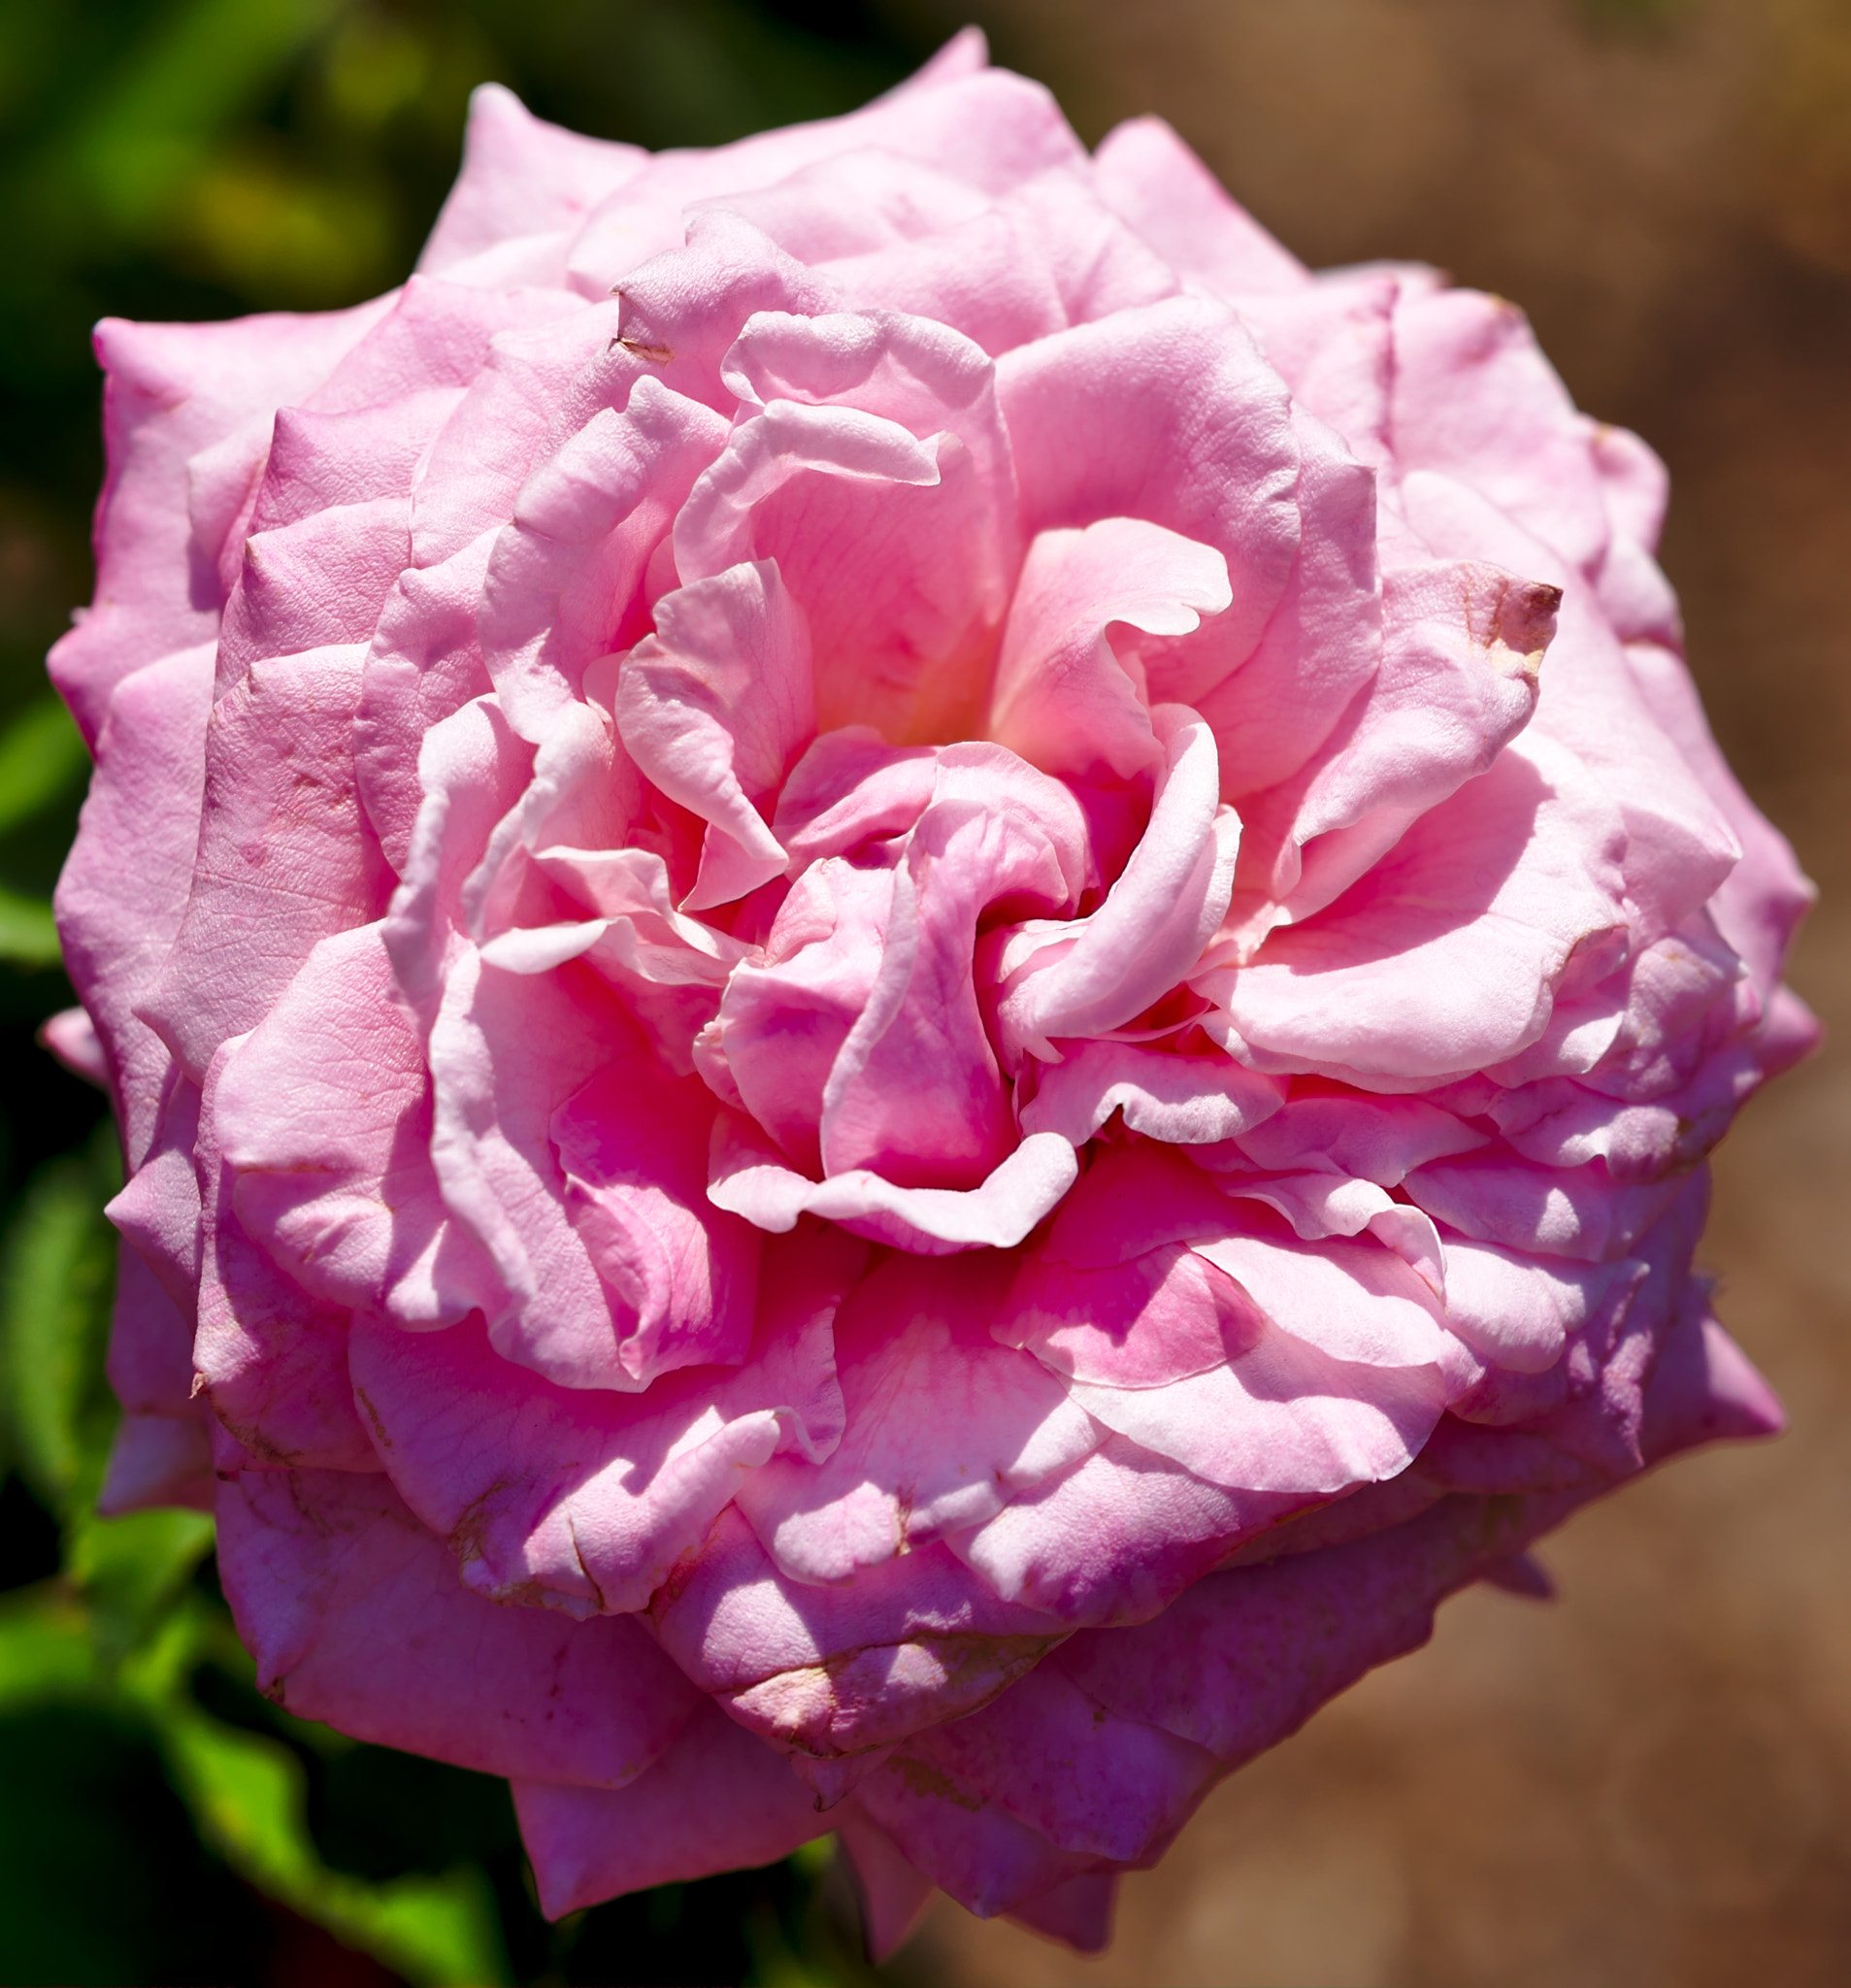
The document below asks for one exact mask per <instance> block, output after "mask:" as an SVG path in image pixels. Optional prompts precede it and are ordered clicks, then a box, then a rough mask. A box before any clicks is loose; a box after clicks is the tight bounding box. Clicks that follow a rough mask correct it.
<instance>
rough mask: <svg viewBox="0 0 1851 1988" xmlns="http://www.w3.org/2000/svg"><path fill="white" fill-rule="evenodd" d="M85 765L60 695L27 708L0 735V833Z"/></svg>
mask: <svg viewBox="0 0 1851 1988" xmlns="http://www.w3.org/2000/svg"><path fill="white" fill-rule="evenodd" d="M89 763H90V755H89V753H88V752H87V751H85V750H84V746H83V734H82V733H80V732H79V730H78V728H77V726H76V724H75V723H74V722H73V720H72V717H71V713H70V712H68V711H66V710H65V708H64V703H63V700H62V699H60V698H56V697H45V698H41V699H40V700H39V701H38V703H36V704H34V705H30V706H28V707H27V708H26V710H24V711H22V712H20V713H19V715H18V716H17V718H15V719H14V721H13V722H12V724H10V725H9V726H8V727H7V729H6V731H5V732H4V733H0V835H5V834H7V833H8V832H9V831H10V830H12V829H15V828H17V826H18V825H19V823H20V822H22V821H30V820H31V819H32V817H33V815H35V814H36V813H38V812H39V811H40V810H41V809H42V808H47V807H49V806H50V804H51V803H52V802H53V801H55V800H56V799H57V798H58V797H59V795H60V794H62V793H63V792H64V791H65V789H66V788H67V787H69V786H70V785H71V783H72V782H73V781H74V780H75V779H77V778H78V776H79V775H80V774H81V773H83V771H84V770H85V769H86V768H87V767H88V766H89ZM55 943H56V942H55V941H53V944H55Z"/></svg>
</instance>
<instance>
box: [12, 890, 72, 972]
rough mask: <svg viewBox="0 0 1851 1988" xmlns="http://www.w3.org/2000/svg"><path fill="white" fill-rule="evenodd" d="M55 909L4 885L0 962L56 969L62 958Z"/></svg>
mask: <svg viewBox="0 0 1851 1988" xmlns="http://www.w3.org/2000/svg"><path fill="white" fill-rule="evenodd" d="M62 956H63V954H62V949H61V948H60V946H59V944H58V928H57V926H56V925H55V924H54V923H53V922H52V918H51V907H50V905H49V904H47V903H46V901H45V899H44V898H42V897H27V896H25V895H24V893H23V892H21V891H17V890H9V889H8V888H7V887H6V885H5V884H3V883H0V959H9V960H12V961H13V962H14V963H15V964H16V965H17V966H22V967H52V966H56V965H57V963H58V961H59V959H60V958H62Z"/></svg>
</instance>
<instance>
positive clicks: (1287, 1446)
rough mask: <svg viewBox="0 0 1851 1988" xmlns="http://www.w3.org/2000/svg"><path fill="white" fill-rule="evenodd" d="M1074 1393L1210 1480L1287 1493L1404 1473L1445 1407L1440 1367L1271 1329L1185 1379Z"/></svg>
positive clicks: (1124, 1430) (1094, 1411)
mask: <svg viewBox="0 0 1851 1988" xmlns="http://www.w3.org/2000/svg"><path fill="white" fill-rule="evenodd" d="M1383 1253H1384V1254H1386V1252H1383ZM1072 1392H1073V1397H1074V1401H1076V1402H1077V1403H1078V1404H1079V1406H1080V1407H1081V1408H1084V1409H1085V1410H1086V1412H1087V1413H1088V1414H1089V1415H1092V1416H1094V1417H1095V1418H1096V1419H1097V1420H1099V1421H1101V1422H1104V1423H1105V1424H1106V1426H1107V1428H1108V1429H1112V1430H1115V1431H1116V1432H1117V1433H1118V1434H1119V1435H1121V1436H1128V1437H1130V1439H1131V1440H1132V1441H1134V1442H1136V1443H1138V1444H1139V1445H1140V1447H1142V1448H1144V1449H1148V1450H1153V1451H1154V1452H1155V1453H1156V1454H1157V1455H1159V1456H1167V1457H1170V1458H1172V1459H1173V1460H1174V1461H1175V1462H1176V1463H1179V1464H1181V1465H1182V1467H1183V1468H1184V1470H1186V1471H1188V1472H1190V1473H1191V1474H1194V1475H1196V1476H1198V1477H1203V1478H1206V1480H1207V1481H1208V1482H1209V1483H1211V1484H1225V1485H1227V1486H1228V1487H1229V1488H1230V1489H1233V1490H1247V1491H1276V1492H1285V1493H1290V1494H1294V1495H1303V1494H1311V1493H1316V1494H1320V1495H1329V1494H1331V1493H1333V1492H1337V1491H1343V1490H1347V1489H1348V1488H1349V1487H1350V1486H1351V1485H1352V1484H1368V1483H1374V1482H1376V1481H1378V1480H1379V1479H1381V1478H1384V1477H1392V1476H1394V1475H1395V1474H1397V1473H1398V1472H1400V1471H1404V1470H1405V1469H1406V1468H1407V1466H1408V1465H1409V1464H1410V1463H1411V1462H1412V1461H1413V1459H1414V1455H1415V1452H1416V1451H1417V1450H1418V1449H1419V1448H1420V1446H1421V1444H1422V1443H1423V1442H1424V1441H1426V1440H1427V1437H1428V1436H1429V1434H1430V1433H1431V1432H1432V1430H1433V1427H1434V1425H1435V1423H1436V1422H1437V1421H1438V1418H1439V1414H1440V1411H1441V1409H1442V1408H1444V1406H1445V1389H1444V1387H1443V1384H1442V1383H1441V1381H1440V1377H1439V1375H1438V1370H1437V1369H1435V1368H1432V1367H1424V1366H1423V1367H1403V1366H1396V1367H1375V1366H1365V1365H1359V1364H1352V1363H1346V1362H1343V1361H1340V1360H1335V1359H1332V1358H1331V1357H1330V1355H1329V1354H1326V1353H1323V1352H1320V1351H1319V1350H1318V1349H1317V1348H1316V1347H1315V1346H1314V1345H1312V1344H1311V1343H1309V1342H1308V1341H1306V1340H1302V1339H1297V1338H1293V1337H1291V1336H1289V1335H1288V1334H1286V1333H1285V1332H1282V1331H1280V1330H1278V1329H1277V1328H1276V1327H1273V1326H1269V1327H1268V1328H1267V1330H1266V1331H1265V1332H1264V1333H1263V1334H1262V1335H1261V1337H1260V1339H1259V1340H1258V1342H1256V1343H1255V1344H1254V1345H1253V1346H1251V1347H1250V1348H1249V1349H1247V1350H1246V1351H1245V1352H1243V1353H1242V1354H1241V1355H1240V1357H1239V1358H1238V1359H1235V1360H1231V1361H1230V1362H1229V1363H1228V1364H1227V1365H1226V1366H1223V1367H1215V1368H1210V1369H1209V1370H1208V1371H1207V1372H1206V1373H1204V1374H1197V1375H1191V1376H1189V1377H1188V1378H1187V1379H1182V1380H1173V1381H1171V1382H1169V1383H1168V1384H1166V1385H1164V1386H1161V1387H1146V1388H1120V1387H1107V1386H1104V1385H1102V1384H1100V1383H1098V1382H1096V1381H1074V1383H1073V1387H1072Z"/></svg>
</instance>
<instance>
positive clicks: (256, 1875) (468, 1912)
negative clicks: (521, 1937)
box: [160, 1702, 509, 1988]
mask: <svg viewBox="0 0 1851 1988" xmlns="http://www.w3.org/2000/svg"><path fill="white" fill-rule="evenodd" d="M160 1737H161V1744H162V1750H163V1751H164V1753H165V1755H166V1758H167V1763H168V1772H169V1773H170V1774H171V1776H172V1777H173V1781H174V1785H175V1786H176V1788H178V1789H179V1790H180V1793H181V1796H182V1800H183V1801H184V1802H185V1804H186V1806H187V1807H188V1808H189V1809H190V1810H191V1811H192V1815H193V1819H194V1822H195V1823H196V1825H197V1826H198V1829H199V1833H200V1836H201V1837H202V1839H204V1840H205V1841H207V1842H208V1843H210V1844H211V1845H212V1846H213V1847H214V1848H215V1850H216V1851H217V1852H218V1854H219V1855H220V1856H221V1857H223V1858H224V1860H225V1861H226V1863H227V1864H229V1865H230V1866H231V1868H232V1869H233V1870H234V1871H236V1872H238V1873H239V1875H240V1876H241V1877H244V1878H245V1879H246V1880H247V1881H248V1882H249V1883H251V1884H254V1885H255V1886H256V1887H257V1888H258V1889H259V1890H260V1891H262V1892H263V1893H265V1895H266V1896H268V1897H270V1898H273V1899H277V1900H279V1901H280V1902H281V1903H282V1904H283V1905H287V1906H289V1907H290V1909H291V1910H292V1911H296V1912H299V1913H301V1914H302V1916H303V1917H304V1918H305V1919H313V1920H314V1921H315V1922H316V1924H318V1925H321V1926H324V1927H326V1928H327V1930H328V1931H329V1932H330V1933H332V1934H333V1935H334V1936H335V1937H336V1938H338V1939H341V1940H344V1941H345V1942H347V1944H348V1945H350V1946H357V1947H362V1948H364V1949H365V1950H366V1951H367V1952H369V1953H371V1954H373V1955H375V1956H376V1957H377V1958H378V1959H380V1960H381V1961H383V1962H384V1963H385V1965H386V1966H387V1967H389V1968H392V1969H394V1970H396V1971H398V1972H399V1973H401V1974H403V1975H404V1976H405V1977H406V1978H407V1979H408V1980H410V1981H413V1982H415V1983H418V1984H420V1988H484V1984H492V1983H497V1982H504V1981H506V1980H507V1979H508V1978H509V1970H508V1962H507V1957H506V1955H505V1954H504V1953H503V1951H502V1944H501V1936H500V1931H499V1928H498V1926H497V1923H496V1917H495V1907H494V1901H493V1898H492V1895H491V1894H490V1892H489V1889H488V1885H487V1882H486V1880H485V1879H484V1878H483V1876H482V1874H481V1872H479V1871H477V1870H474V1869H471V1868H468V1867H464V1868H462V1869H459V1870H456V1871H453V1872H448V1873H446V1875H444V1876H442V1877H401V1878H395V1879H393V1880H391V1881H390V1882H388V1883H384V1884H368V1883H366V1882H365V1881H364V1880H362V1879H360V1878H356V1877H348V1876H347V1875H345V1874H344V1873H342V1872H335V1871H329V1870H328V1869H327V1868H326V1866H325V1865H323V1864H322V1863H321V1861H320V1859H319V1858H318V1857H317V1856H316V1854H315V1851H314V1843H313V1841H312V1839H311V1838H310V1835H309V1828H308V1822H307V1806H306V1791H305V1788H304V1784H303V1773H302V1765H301V1763H300V1761H298V1760H297V1758H296V1757H295V1755H294V1754H293V1753H291V1752H290V1750H289V1749H288V1748H287V1747H286V1746H284V1745H283V1744H281V1741H279V1740H275V1739H266V1738H264V1737H263V1736H262V1735H261V1734H257V1733H248V1732H244V1731H241V1730H240V1729H238V1728H236V1727H233V1726H226V1725H221V1724H220V1723H219V1722H218V1721H217V1720H216V1719H214V1718H211V1717H209V1716H208V1715H207V1714H206V1713H204V1712H202V1711H200V1710H198V1709H197V1708H196V1707H194V1706H189V1705H185V1704H182V1703H178V1702H173V1703H169V1704H168V1705H167V1706H164V1707H163V1708H162V1711H161V1716H160Z"/></svg>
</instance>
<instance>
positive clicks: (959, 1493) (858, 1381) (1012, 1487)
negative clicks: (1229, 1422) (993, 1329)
mask: <svg viewBox="0 0 1851 1988" xmlns="http://www.w3.org/2000/svg"><path fill="white" fill-rule="evenodd" d="M1009 1271H1010V1266H1009V1264H1008V1260H1007V1259H1003V1260H1000V1261H999V1260H998V1258H997V1257H996V1256H995V1255H994V1254H992V1253H990V1252H985V1253H984V1254H983V1255H981V1256H957V1257H944V1258H937V1259H926V1260H923V1261H920V1260H915V1259H911V1258H907V1257H894V1258H891V1259H889V1261H888V1262H887V1263H886V1264H884V1265H883V1266H881V1267H880V1269H879V1270H877V1271H876V1273H875V1274H874V1275H873V1276H870V1277H868V1278H866V1279H865V1280H864V1281H863V1282H862V1283H861V1285H860V1286H859V1287H858V1288H857V1289H856V1291H855V1293H854V1296H853V1297H852V1299H851V1300H850V1301H849V1302H848V1303H847V1304H846V1305H845V1306H844V1307H843V1310H842V1311H841V1312H840V1313H839V1314H838V1317H837V1321H836V1357H837V1363H838V1367H839V1370H840V1372H841V1375H842V1385H843V1402H844V1404H845V1407H846V1413H847V1423H846V1428H845V1431H844V1434H843V1441H842V1443H841V1445H840V1447H838V1448H837V1449H836V1451H835V1452H834V1454H833V1455H832V1456H830V1457H829V1458H828V1459H827V1461H825V1462H823V1463H820V1464H815V1463H807V1462H803V1461H800V1460H798V1459H795V1458H787V1459H784V1460H781V1461H777V1462H773V1463H770V1464H767V1465H766V1466H765V1468H764V1469H763V1470H760V1471H758V1472H756V1473H754V1474H753V1475H752V1476H751V1478H750V1479H749V1480H748V1481H747V1482H746V1484H745V1485H744V1488H743V1489H742V1491H741V1493H740V1498H739V1506H740V1509H741V1510H742V1511H743V1512H744V1514H745V1516H746V1518H747V1520H748V1521H749V1522H750V1523H751V1526H752V1529H753V1531H754V1532H756V1533H757V1535H758V1537H759V1539H760V1540H761V1541H764V1543H765V1546H766V1548H767V1549H768V1550H769V1551H770V1553H771V1554H772V1556H773V1558H774V1559H775V1560H776V1561H777V1564H778V1566H779V1567H780V1568H781V1569H782V1571H783V1572H784V1573H785V1574H789V1575H790V1576H791V1577H792V1578H793V1579H795V1580H807V1581H845V1580H848V1579H851V1578H852V1577H853V1576H854V1574H855V1573H856V1571H857V1570H858V1569H860V1568H862V1567H868V1566H874V1565H876V1564H877V1563H879V1562H881V1561H884V1560H888V1559H890V1558H892V1557H893V1556H894V1555H895V1554H897V1553H906V1552H909V1551H912V1550H915V1549H916V1548H917V1547H918V1546H919V1545H921V1544H923V1543H924V1542H925V1541H928V1540H932V1539H935V1538H937V1537H938V1536H939V1535H941V1534H942V1533H945V1532H951V1531H957V1530H960V1529H962V1528H965V1527H969V1526H972V1525H977V1524H980V1523H982V1521H983V1520H985V1519H988V1518H990V1517H992V1516H994V1515H995V1513H996V1512H997V1511H999V1510H1000V1509H1001V1508H1003V1506H1004V1505H1005V1504H1007V1503H1008V1500H1009V1499H1010V1498H1011V1497H1012V1496H1014V1495H1015V1494H1016V1493H1017V1492H1018V1491H1022V1490H1026V1489H1028V1488H1030V1487H1032V1486H1033V1485H1035V1484H1037V1483H1039V1482H1040V1481H1041V1479H1043V1478H1044V1477H1047V1476H1050V1475H1052V1474H1054V1473H1056V1472H1058V1471H1061V1470H1064V1469H1066V1468H1067V1467H1068V1466H1069V1465H1071V1464H1073V1463H1074V1462H1076V1461H1077V1460H1078V1459H1079V1458H1080V1457H1081V1456H1084V1455H1085V1454H1087V1453H1088V1452H1089V1451H1090V1450H1091V1449H1093V1448H1094V1447H1096V1446H1097V1444H1098V1442H1099V1441H1100V1435H1099V1432H1098V1431H1096V1430H1095V1428H1094V1426H1093V1424H1092V1423H1091V1422H1090V1420H1089V1419H1088V1418H1087V1417H1086V1416H1085V1415H1084V1414H1083V1413H1081V1412H1080V1411H1079V1410H1078V1409H1076V1408H1074V1407H1072V1405H1071V1404H1070V1403H1069V1401H1068V1398H1067V1391H1066V1389H1065V1388H1064V1387H1063V1386H1062V1385H1061V1383H1060V1381H1059V1380H1057V1379H1056V1378H1055V1377H1054V1375H1051V1374H1049V1373H1048V1372H1047V1371H1046V1369H1044V1368H1043V1367H1041V1365H1040V1364H1039V1363H1038V1362H1037V1361H1035V1360H1034V1359H1032V1358H1031V1357H1029V1356H1028V1355H1026V1354H1022V1353H1018V1352H1015V1351H1014V1350H1012V1349H1011V1348H1008V1347H1005V1346H1001V1345H999V1344H998V1343H997V1342H995V1341H994V1340H993V1339H992V1338H991V1337H990V1332H989V1323H990V1319H991V1318H992V1317H993V1316H994V1315H995V1314H996V1313H997V1311H998V1310H999V1309H1000V1308H1001V1306H1002V1304H1003V1302H1004V1299H1005V1296H1006V1294H1007V1292H1008V1277H1009Z"/></svg>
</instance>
